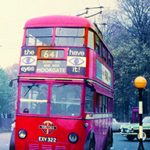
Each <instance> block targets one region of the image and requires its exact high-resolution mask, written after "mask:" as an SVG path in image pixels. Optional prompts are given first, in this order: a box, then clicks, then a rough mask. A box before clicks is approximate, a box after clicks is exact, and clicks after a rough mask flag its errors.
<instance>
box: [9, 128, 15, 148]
mask: <svg viewBox="0 0 150 150" xmlns="http://www.w3.org/2000/svg"><path fill="white" fill-rule="evenodd" d="M9 150H15V134H14V130H13V131H12V134H11V138H10V144H9Z"/></svg>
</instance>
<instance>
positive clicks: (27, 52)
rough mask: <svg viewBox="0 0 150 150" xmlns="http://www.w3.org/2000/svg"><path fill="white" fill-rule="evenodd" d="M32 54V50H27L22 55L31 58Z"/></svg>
mask: <svg viewBox="0 0 150 150" xmlns="http://www.w3.org/2000/svg"><path fill="white" fill-rule="evenodd" d="M34 53H35V52H34V50H29V49H27V50H25V51H24V55H26V56H28V55H31V56H33V55H34Z"/></svg>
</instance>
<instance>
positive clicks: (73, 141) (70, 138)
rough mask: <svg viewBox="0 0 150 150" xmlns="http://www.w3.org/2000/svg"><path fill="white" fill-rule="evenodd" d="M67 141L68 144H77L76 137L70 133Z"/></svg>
mask: <svg viewBox="0 0 150 150" xmlns="http://www.w3.org/2000/svg"><path fill="white" fill-rule="evenodd" d="M68 139H69V142H70V143H77V141H78V135H77V134H76V133H70V134H69V136H68Z"/></svg>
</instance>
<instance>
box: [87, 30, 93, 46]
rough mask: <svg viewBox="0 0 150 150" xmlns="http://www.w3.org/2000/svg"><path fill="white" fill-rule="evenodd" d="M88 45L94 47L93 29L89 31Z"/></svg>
mask: <svg viewBox="0 0 150 150" xmlns="http://www.w3.org/2000/svg"><path fill="white" fill-rule="evenodd" d="M88 47H90V48H92V49H94V32H92V31H91V30H89V32H88Z"/></svg>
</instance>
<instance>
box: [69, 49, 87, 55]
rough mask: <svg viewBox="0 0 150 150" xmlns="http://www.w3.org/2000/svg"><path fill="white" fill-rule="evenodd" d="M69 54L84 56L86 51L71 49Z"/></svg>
mask: <svg viewBox="0 0 150 150" xmlns="http://www.w3.org/2000/svg"><path fill="white" fill-rule="evenodd" d="M69 55H71V56H84V55H85V52H84V51H72V50H71V49H70V50H69Z"/></svg>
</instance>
